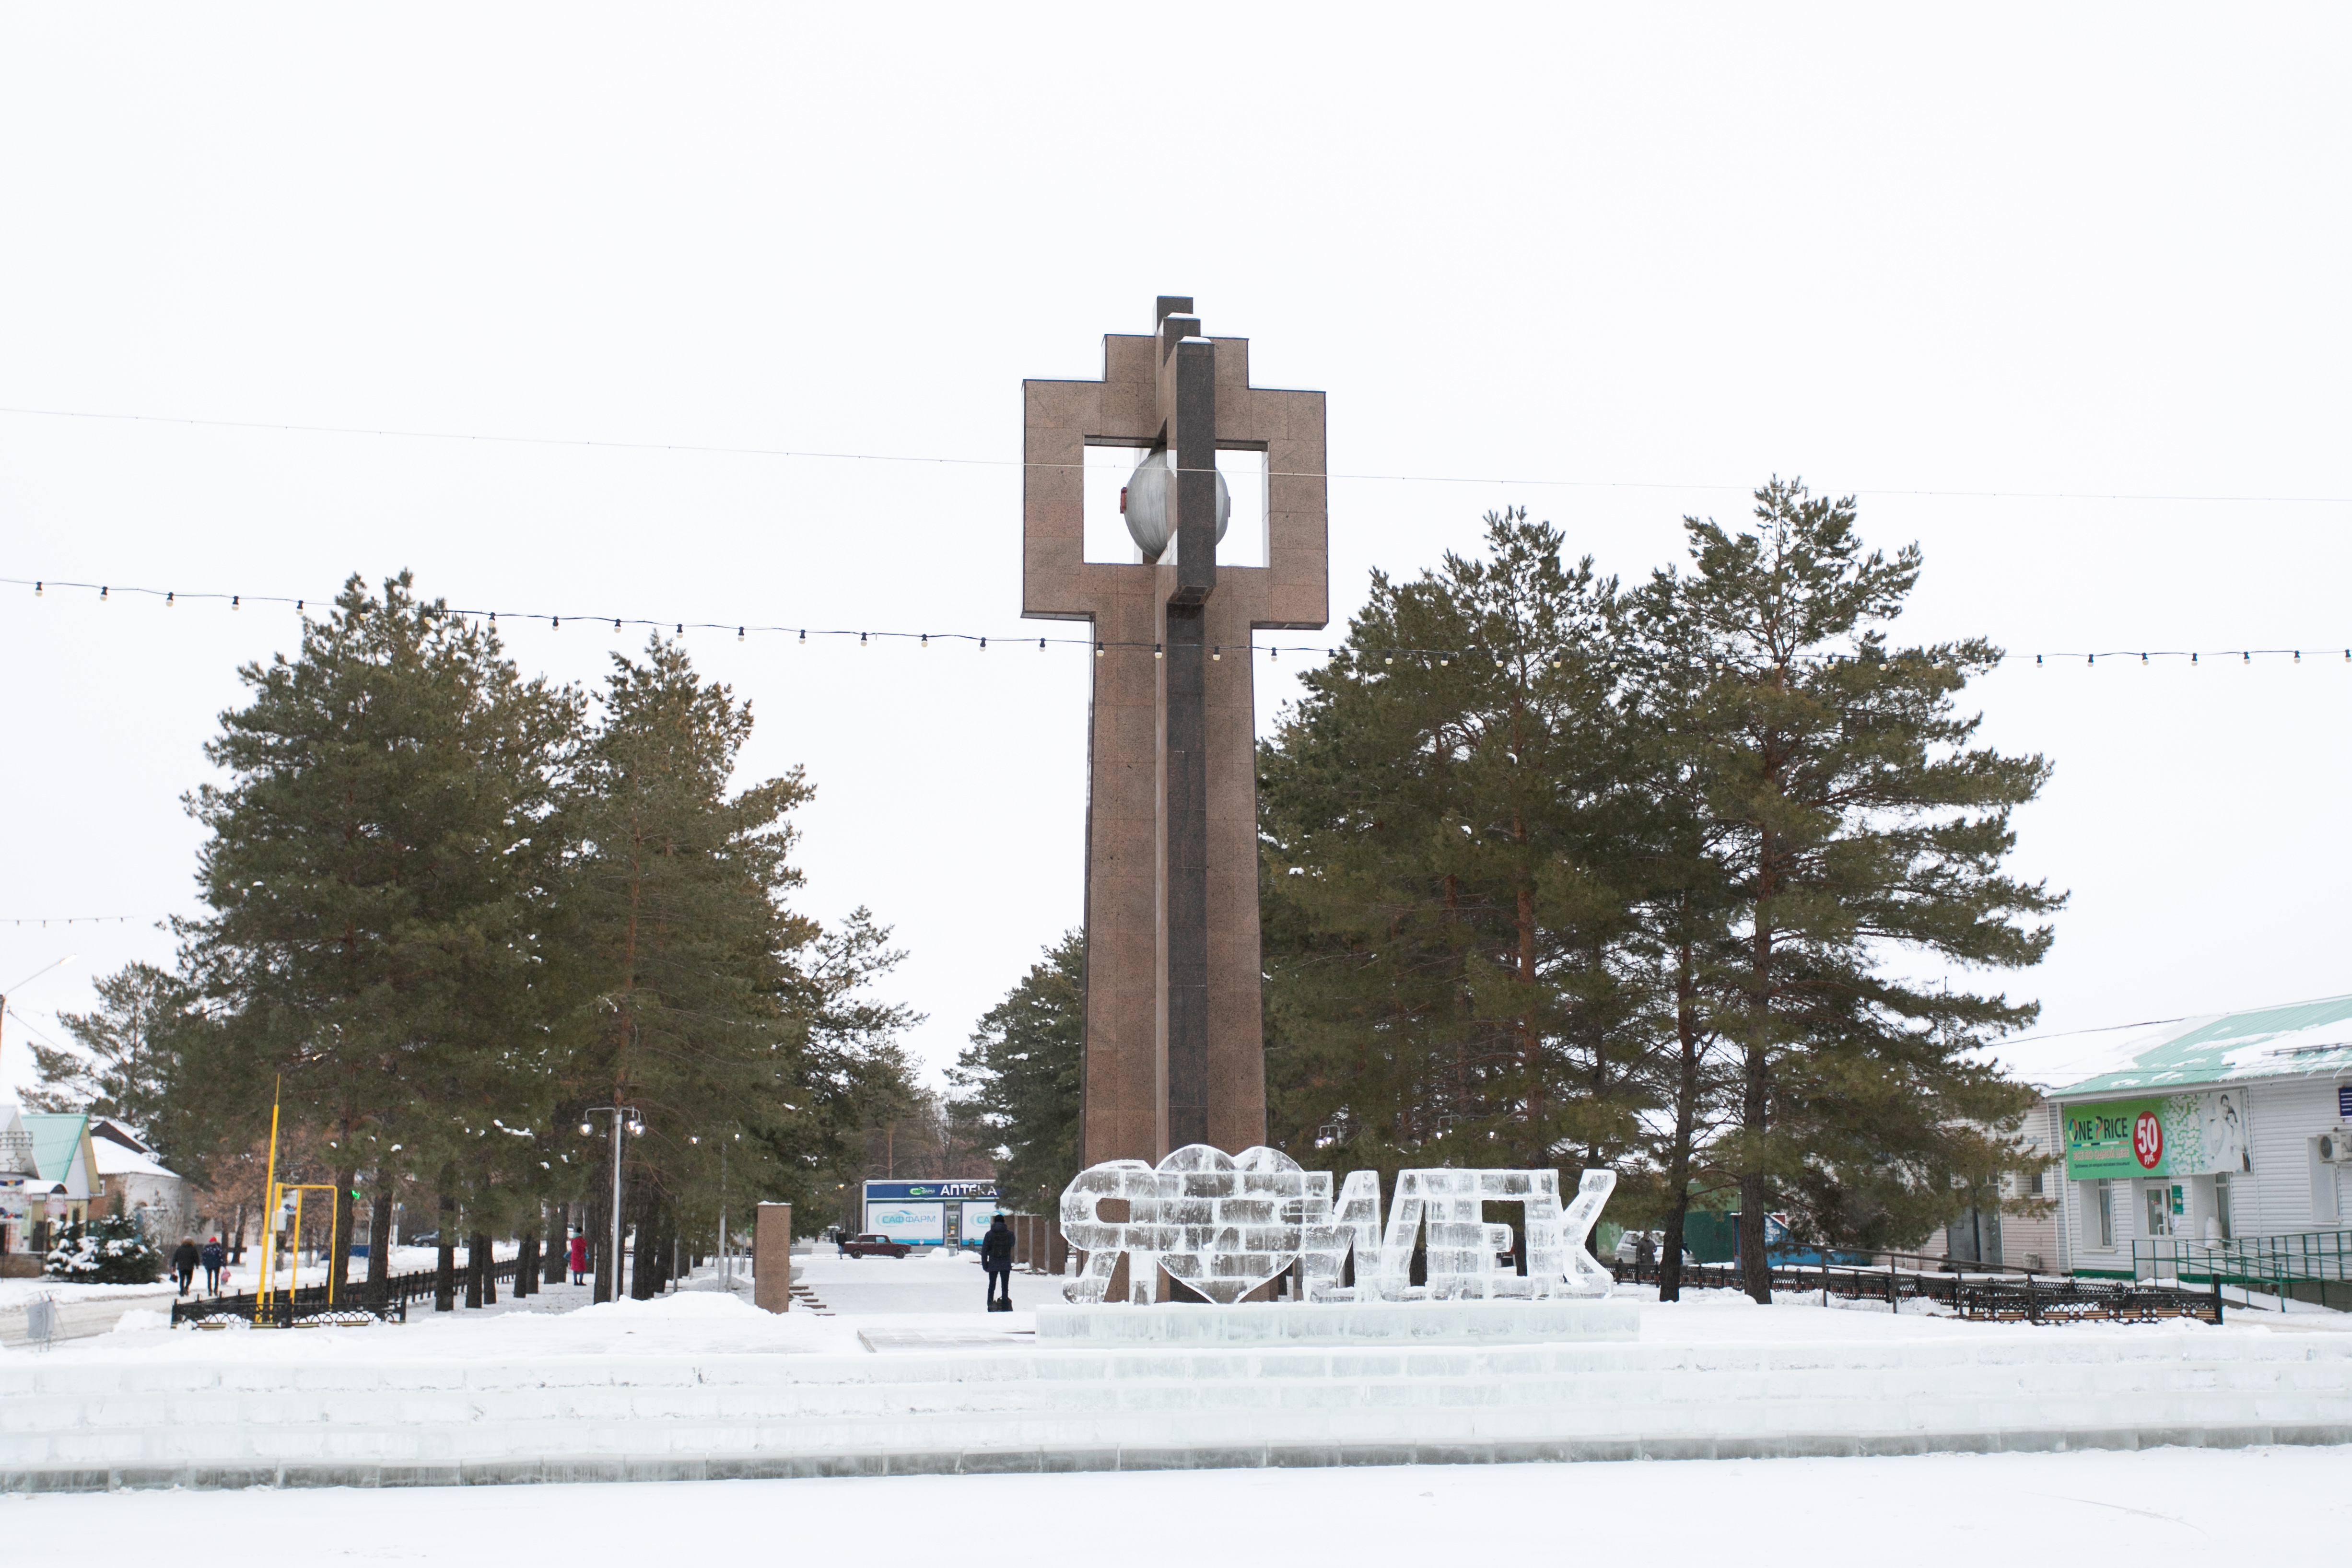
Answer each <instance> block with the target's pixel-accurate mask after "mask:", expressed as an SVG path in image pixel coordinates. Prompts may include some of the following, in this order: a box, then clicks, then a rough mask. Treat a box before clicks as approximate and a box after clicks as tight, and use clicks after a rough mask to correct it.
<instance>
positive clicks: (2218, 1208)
mask: <svg viewBox="0 0 2352 1568" xmlns="http://www.w3.org/2000/svg"><path fill="white" fill-rule="evenodd" d="M2213 1217H2214V1218H2215V1219H2217V1220H2219V1221H2220V1222H2221V1239H2222V1240H2223V1241H2227V1240H2229V1239H2230V1238H2231V1236H2233V1235H2234V1234H2236V1233H2235V1232H2233V1231H2231V1228H2230V1176H2229V1173H2227V1172H2226V1171H2225V1172H2223V1173H2221V1175H2218V1176H2216V1177H2214V1178H2213Z"/></svg>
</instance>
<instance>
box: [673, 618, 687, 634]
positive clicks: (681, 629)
mask: <svg viewBox="0 0 2352 1568" xmlns="http://www.w3.org/2000/svg"><path fill="white" fill-rule="evenodd" d="M674 635H676V636H677V637H684V636H685V635H686V623H685V622H684V621H680V622H678V623H677V632H676V634H674Z"/></svg>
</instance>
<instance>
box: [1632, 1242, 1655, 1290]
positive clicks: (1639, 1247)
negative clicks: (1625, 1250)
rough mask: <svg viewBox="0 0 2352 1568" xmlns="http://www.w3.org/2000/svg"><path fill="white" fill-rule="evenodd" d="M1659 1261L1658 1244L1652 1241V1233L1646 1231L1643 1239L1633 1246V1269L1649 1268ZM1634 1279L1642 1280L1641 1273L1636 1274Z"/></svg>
mask: <svg viewBox="0 0 2352 1568" xmlns="http://www.w3.org/2000/svg"><path fill="white" fill-rule="evenodd" d="M1657 1260H1658V1244H1657V1243H1656V1242H1654V1241H1652V1240H1651V1239H1650V1233H1649V1232H1648V1231H1646V1230H1645V1231H1643V1233H1642V1238H1641V1239H1640V1240H1639V1241H1636V1242H1635V1243H1634V1244H1633V1267H1634V1268H1635V1269H1636V1270H1640V1269H1643V1268H1649V1267H1650V1266H1651V1265H1652V1264H1654V1263H1655V1262H1657ZM1633 1278H1635V1279H1640V1278H1641V1275H1640V1273H1639V1272H1636V1273H1635V1274H1634V1276H1633Z"/></svg>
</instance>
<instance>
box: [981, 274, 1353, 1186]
mask: <svg viewBox="0 0 2352 1568" xmlns="http://www.w3.org/2000/svg"><path fill="white" fill-rule="evenodd" d="M1157 310H1158V315H1157V320H1156V327H1157V330H1156V331H1154V332H1153V334H1152V335H1151V336H1149V337H1145V336H1140V335H1138V336H1127V335H1123V334H1117V333H1114V334H1112V335H1110V336H1108V337H1107V338H1105V339H1104V341H1103V351H1104V352H1103V361H1104V363H1103V377H1102V379H1101V380H1100V381H1087V382H1071V381H1031V382H1025V383H1024V384H1023V391H1024V407H1025V415H1024V426H1025V444H1024V454H1025V457H1026V460H1027V465H1028V466H1027V469H1026V478H1025V480H1024V491H1023V504H1024V530H1023V542H1024V572H1023V579H1022V582H1023V596H1022V613H1023V615H1024V616H1030V617H1033V618H1037V619H1047V620H1066V621H1076V622H1081V623H1086V624H1087V625H1088V626H1089V627H1090V629H1091V631H1092V633H1093V635H1094V637H1095V638H1096V639H1097V658H1095V659H1094V660H1093V664H1094V700H1093V714H1092V719H1091V725H1090V728H1091V745H1090V747H1089V762H1088V768H1089V776H1088V789H1087V891H1086V931H1087V961H1086V980H1085V985H1086V1047H1085V1056H1084V1063H1083V1068H1082V1083H1083V1090H1082V1092H1083V1095H1084V1100H1085V1110H1084V1132H1083V1148H1082V1150H1081V1159H1082V1162H1083V1163H1087V1164H1094V1163H1099V1162H1101V1161H1104V1160H1114V1159H1139V1160H1145V1161H1157V1160H1159V1159H1160V1158H1161V1157H1162V1156H1163V1155H1165V1154H1166V1153H1167V1152H1169V1151H1170V1150H1171V1149H1172V1148H1175V1147H1178V1146H1180V1145H1181V1144H1184V1143H1189V1142H1207V1143H1213V1144H1215V1145H1216V1146H1217V1147H1219V1148H1222V1149H1225V1150H1228V1151H1239V1150H1242V1149H1245V1148H1247V1147H1249V1146H1250V1145H1251V1144H1253V1143H1258V1142H1264V1140H1265V1054H1264V1044H1263V1039H1262V1037H1261V1026H1260V1003H1259V997H1258V970H1259V952H1258V929H1257V854H1258V847H1257V798H1256V766H1255V763H1256V754H1255V743H1256V742H1255V716H1256V710H1255V700H1254V699H1253V696H1252V690H1251V687H1252V675H1253V664H1254V658H1253V655H1252V653H1251V651H1250V649H1251V643H1252V633H1253V632H1254V631H1255V630H1258V629H1261V628H1297V629H1307V628H1316V627H1320V626H1323V625H1324V624H1325V622H1326V619H1327V609H1326V597H1327V595H1326V577H1327V566H1326V542H1325V495H1324V490H1325V479H1324V453H1323V395H1322V394H1321V393H1319V392H1291V391H1280V390H1275V389H1269V388H1264V387H1257V386H1253V385H1251V384H1250V379H1249V343H1248V342H1247V341H1246V340H1245V339H1241V338H1209V337H1207V336H1206V335H1205V334H1204V333H1203V332H1202V328H1201V322H1200V320H1199V318H1198V317H1196V316H1194V315H1192V301H1191V300H1188V299H1181V298H1177V297H1173V296H1165V297H1162V298H1161V299H1160V300H1159V302H1158V307H1157ZM1188 433H1189V434H1188ZM1090 446H1114V447H1129V448H1132V449H1134V450H1135V451H1137V452H1138V453H1139V454H1141V453H1147V452H1151V451H1155V450H1172V451H1173V452H1174V454H1175V457H1176V461H1177V465H1178V471H1177V475H1176V479H1175V483H1174V485H1173V487H1172V488H1173V489H1174V490H1175V491H1176V495H1175V505H1174V508H1173V511H1174V517H1173V520H1172V521H1174V523H1175V525H1176V534H1177V537H1176V540H1175V545H1176V548H1175V549H1174V551H1173V552H1172V554H1173V556H1174V559H1173V560H1169V559H1165V558H1164V557H1163V558H1162V559H1160V560H1158V561H1154V562H1151V563H1144V562H1140V561H1138V562H1133V563H1108V562H1089V561H1087V560H1086V559H1085V549H1084V545H1085V520H1084V517H1083V507H1084V490H1085V486H1084V481H1083V465H1084V462H1085V456H1086V448H1087V447H1090ZM1219 447H1226V448H1234V449H1247V450H1255V451H1261V452H1264V453H1265V464H1266V476H1267V478H1266V496H1265V501H1266V561H1267V564H1266V565H1265V566H1262V567H1235V566H1229V565H1224V564H1222V563H1219V562H1218V560H1217V557H1216V548H1215V544H1214V540H1215V537H1216V532H1215V502H1214V497H1215V483H1216V481H1215V475H1214V473H1213V458H1214V452H1215V450H1216V449H1217V448H1219ZM1204 458H1205V459H1206V460H1205V461H1204Z"/></svg>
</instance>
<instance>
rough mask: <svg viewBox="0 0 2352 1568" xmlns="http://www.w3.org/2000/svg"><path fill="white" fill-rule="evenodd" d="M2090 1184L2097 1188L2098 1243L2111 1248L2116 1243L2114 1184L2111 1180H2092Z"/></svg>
mask: <svg viewBox="0 0 2352 1568" xmlns="http://www.w3.org/2000/svg"><path fill="white" fill-rule="evenodd" d="M2092 1185H2093V1186H2095V1187H2096V1188H2098V1189H2099V1245H2100V1246H2101V1247H2110V1248H2111V1247H2114V1246H2115V1244H2116V1184H2114V1183H2113V1182H2094V1183H2092Z"/></svg>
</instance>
